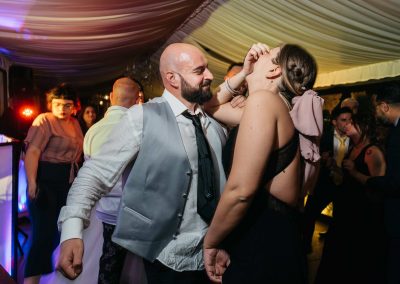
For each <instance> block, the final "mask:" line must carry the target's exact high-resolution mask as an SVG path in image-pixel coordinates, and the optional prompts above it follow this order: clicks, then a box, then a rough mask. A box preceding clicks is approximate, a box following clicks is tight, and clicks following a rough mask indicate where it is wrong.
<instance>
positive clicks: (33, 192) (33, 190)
mask: <svg viewBox="0 0 400 284" xmlns="http://www.w3.org/2000/svg"><path fill="white" fill-rule="evenodd" d="M28 197H29V200H35V199H36V197H37V185H36V182H30V183H28Z"/></svg>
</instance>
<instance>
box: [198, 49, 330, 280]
mask: <svg viewBox="0 0 400 284" xmlns="http://www.w3.org/2000/svg"><path fill="white" fill-rule="evenodd" d="M315 77H316V63H315V61H314V58H313V57H312V56H311V55H310V54H309V53H308V52H307V51H305V50H304V49H302V48H301V47H299V46H296V45H289V44H286V45H283V46H282V47H278V48H273V49H271V50H269V48H268V47H266V46H265V45H262V44H255V45H253V46H252V48H251V49H250V51H249V53H248V54H247V56H246V58H245V62H244V66H243V69H242V71H241V72H239V73H238V74H237V75H236V76H235V77H232V78H231V79H229V81H227V82H226V83H225V85H224V84H223V85H222V86H221V87H220V90H219V94H220V93H221V92H224V90H226V89H227V90H228V91H230V90H232V89H233V88H235V87H238V86H239V85H240V83H241V82H242V81H243V80H244V78H246V81H247V83H248V87H249V97H248V99H247V101H246V106H245V107H244V109H238V108H232V107H231V105H230V104H229V103H226V104H223V105H219V106H218V107H216V108H215V109H214V110H212V111H210V113H212V114H213V116H214V117H215V118H216V119H218V120H220V121H222V122H224V123H225V124H228V125H237V124H238V123H239V122H240V127H239V131H238V136H237V140H236V145H235V150H234V157H233V165H232V170H231V173H230V176H229V179H228V181H227V183H226V186H225V189H224V192H223V194H222V196H221V200H220V202H219V204H218V208H217V210H216V212H215V215H214V218H213V220H212V223H211V225H210V227H209V230H208V233H207V235H206V237H205V240H204V257H205V260H204V261H205V266H206V270H207V273H208V275H209V277H210V278H211V279H212V280H213V281H221V278H222V280H223V283H224V284H225V283H274V284H279V283H286V284H296V283H306V273H305V272H306V269H305V268H306V266H305V257H304V254H303V252H302V246H301V236H300V229H299V216H298V210H297V208H296V205H297V202H298V198H299V194H300V189H301V184H302V178H301V174H300V172H301V163H300V153H299V141H298V134H297V132H296V130H295V127H294V124H293V121H292V119H291V116H290V115H289V110H290V109H291V103H290V102H289V101H290V100H291V98H292V97H294V96H299V95H302V94H303V93H304V92H305V91H306V90H308V89H311V88H312V86H313V84H314V81H315ZM230 96H231V95H230ZM242 112H243V115H242ZM321 112H322V111H321ZM228 254H229V257H230V261H228V257H227V255H228ZM228 264H229V265H228ZM226 267H227V268H226ZM225 269H226V271H225V272H224V270H225ZM222 274H223V276H222V277H221V275H222Z"/></svg>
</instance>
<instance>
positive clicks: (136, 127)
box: [58, 105, 143, 242]
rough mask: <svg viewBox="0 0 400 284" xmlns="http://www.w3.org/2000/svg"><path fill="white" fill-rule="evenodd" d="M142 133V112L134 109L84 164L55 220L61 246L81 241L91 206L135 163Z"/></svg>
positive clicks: (140, 109)
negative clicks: (72, 240)
mask: <svg viewBox="0 0 400 284" xmlns="http://www.w3.org/2000/svg"><path fill="white" fill-rule="evenodd" d="M142 130H143V108H142V106H140V105H136V106H133V107H132V108H130V109H129V110H128V111H127V112H126V113H125V115H124V116H123V117H122V119H121V121H120V122H119V123H118V124H117V125H116V126H115V127H114V128H113V130H112V131H111V134H110V136H109V137H108V138H107V139H106V140H105V141H104V143H103V145H102V148H101V150H100V151H99V152H98V153H97V154H94V155H92V156H91V158H90V159H88V160H87V161H85V163H84V164H83V167H82V168H81V169H80V170H79V173H78V176H77V178H76V179H75V180H74V182H73V184H72V186H71V188H70V191H69V193H68V198H67V204H66V206H64V207H63V208H62V209H61V212H60V216H59V218H58V228H59V230H61V242H63V241H65V240H67V239H71V238H82V231H83V229H84V228H86V227H87V226H89V219H90V212H91V209H92V208H93V207H94V205H95V203H96V202H97V201H98V200H99V199H100V198H101V197H102V196H103V195H105V194H107V193H108V192H109V191H110V190H111V189H112V188H113V186H114V185H115V183H116V182H117V181H118V179H119V177H120V176H121V175H122V173H123V171H124V169H125V167H126V166H127V165H128V164H129V163H130V162H131V161H132V160H134V159H136V157H137V154H138V152H139V148H140V144H141V141H142Z"/></svg>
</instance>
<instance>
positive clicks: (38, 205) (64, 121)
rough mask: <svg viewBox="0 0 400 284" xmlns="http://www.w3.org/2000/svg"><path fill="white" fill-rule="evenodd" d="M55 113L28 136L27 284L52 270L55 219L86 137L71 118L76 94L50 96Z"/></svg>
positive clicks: (63, 89) (64, 88)
mask: <svg viewBox="0 0 400 284" xmlns="http://www.w3.org/2000/svg"><path fill="white" fill-rule="evenodd" d="M48 96H49V98H50V100H51V106H52V112H47V113H42V114H40V115H39V116H38V117H37V118H36V119H35V120H34V122H33V124H32V126H31V128H30V129H29V131H28V135H27V137H26V138H25V143H26V147H27V148H26V149H27V151H26V156H25V170H26V175H27V179H28V197H29V200H28V207H29V212H30V217H31V221H32V245H31V248H30V250H29V253H28V256H27V261H26V266H25V279H24V283H25V284H37V283H39V281H40V277H41V275H42V274H47V273H50V272H52V271H53V265H52V260H51V256H52V252H53V250H54V249H55V248H56V247H57V245H58V242H59V233H58V230H57V218H58V215H59V213H60V209H61V207H62V206H64V205H65V202H66V199H67V194H68V190H69V188H70V186H71V183H72V181H73V180H74V178H75V175H76V172H77V163H78V162H79V159H80V157H81V154H82V143H83V135H82V131H81V129H80V127H79V123H78V121H77V120H76V119H75V118H73V117H72V116H71V114H72V112H73V109H74V105H75V103H76V101H77V97H76V93H75V91H74V90H73V89H72V88H71V87H70V86H68V85H66V84H64V83H63V84H61V85H59V86H57V87H55V88H53V89H51V90H50V91H49V93H48Z"/></svg>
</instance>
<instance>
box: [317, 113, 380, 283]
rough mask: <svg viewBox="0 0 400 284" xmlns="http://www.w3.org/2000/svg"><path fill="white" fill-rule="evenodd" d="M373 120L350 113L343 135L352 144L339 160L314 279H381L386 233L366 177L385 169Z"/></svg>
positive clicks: (318, 281) (320, 281)
mask: <svg viewBox="0 0 400 284" xmlns="http://www.w3.org/2000/svg"><path fill="white" fill-rule="evenodd" d="M375 124H376V123H375V119H374V117H373V116H372V115H370V116H366V115H363V116H354V117H353V120H352V123H350V124H348V125H347V126H346V135H347V136H348V137H350V139H351V141H352V144H353V145H354V146H353V147H352V149H351V151H350V153H349V155H348V156H347V158H346V159H345V160H344V161H343V169H344V171H343V172H344V176H343V184H342V185H341V186H340V187H339V188H337V189H336V191H337V192H336V193H335V196H334V201H333V206H334V211H333V218H332V223H331V224H330V227H329V230H328V233H327V236H326V240H325V244H324V249H323V254H322V258H321V262H320V266H319V269H318V272H317V276H316V280H315V283H316V284H331V283H332V284H334V283H335V284H336V283H365V284H368V283H370V284H376V283H386V282H385V277H386V275H385V267H386V266H385V260H386V257H385V249H386V236H385V228H384V218H383V200H382V198H380V197H379V195H376V194H371V192H370V190H369V188H368V186H366V185H365V181H366V180H367V179H368V178H369V177H373V176H381V175H383V174H384V173H385V169H386V163H385V158H384V155H383V153H382V151H381V150H380V148H379V147H378V146H377V145H376V144H375V141H374V139H375Z"/></svg>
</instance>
